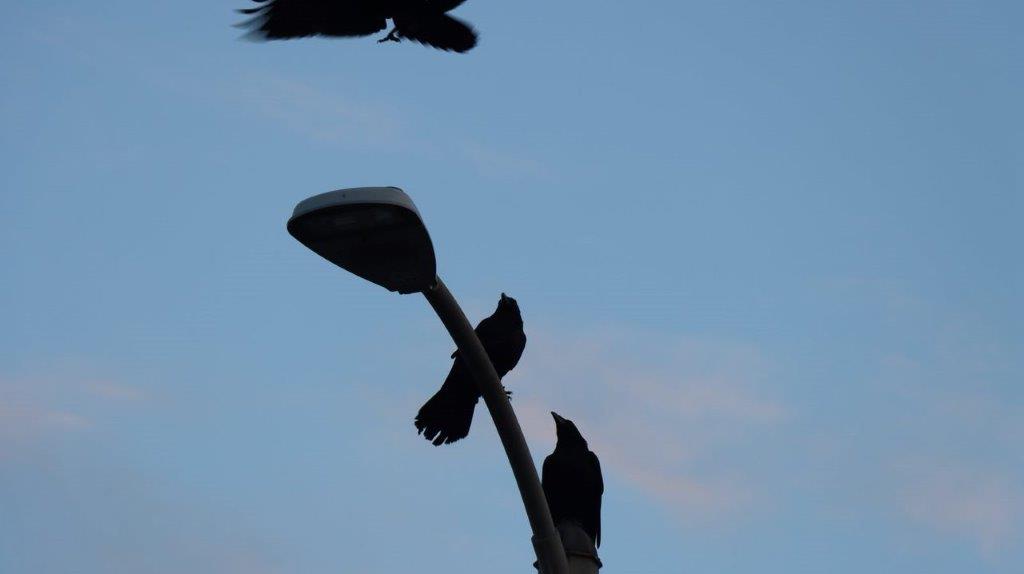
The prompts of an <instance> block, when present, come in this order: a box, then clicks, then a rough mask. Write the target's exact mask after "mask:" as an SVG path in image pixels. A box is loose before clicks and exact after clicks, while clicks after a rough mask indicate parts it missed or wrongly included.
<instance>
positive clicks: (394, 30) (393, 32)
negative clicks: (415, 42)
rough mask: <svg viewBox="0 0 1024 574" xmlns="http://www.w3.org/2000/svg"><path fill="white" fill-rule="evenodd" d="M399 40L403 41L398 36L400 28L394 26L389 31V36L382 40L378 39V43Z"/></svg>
mask: <svg viewBox="0 0 1024 574" xmlns="http://www.w3.org/2000/svg"><path fill="white" fill-rule="evenodd" d="M399 41H401V38H400V37H399V36H398V28H397V27H396V28H392V29H391V31H390V32H388V35H387V36H384V37H383V38H381V39H380V40H377V43H378V44H383V43H384V42H399Z"/></svg>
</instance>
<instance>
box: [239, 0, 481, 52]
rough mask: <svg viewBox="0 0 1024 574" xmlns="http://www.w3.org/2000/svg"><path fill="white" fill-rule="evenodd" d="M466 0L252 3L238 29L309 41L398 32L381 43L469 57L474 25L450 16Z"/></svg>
mask: <svg viewBox="0 0 1024 574" xmlns="http://www.w3.org/2000/svg"><path fill="white" fill-rule="evenodd" d="M464 1H465V0H253V2H256V3H258V4H260V6H257V7H255V8H244V9H241V10H239V12H241V13H243V14H247V15H250V16H252V17H251V18H249V19H248V20H246V21H245V22H242V23H241V24H239V26H240V27H242V28H247V29H248V30H249V33H248V34H247V36H249V37H250V38H254V39H258V40H285V39H291V38H303V37H306V36H336V37H356V36H369V35H370V34H375V33H377V32H380V31H381V30H383V29H385V28H386V27H387V20H388V19H389V18H390V19H391V21H392V23H393V25H394V26H393V27H392V29H391V31H390V32H388V34H387V36H384V37H383V38H381V39H380V40H379V42H389V41H391V42H398V41H401V40H403V39H409V40H413V41H414V42H419V43H421V44H425V45H427V46H433V47H434V48H438V49H441V50H452V51H455V52H466V51H469V50H470V49H472V48H473V46H476V39H477V35H476V32H475V31H474V30H473V28H472V26H470V25H469V24H467V23H466V22H463V21H461V20H459V19H457V18H453V17H451V16H449V15H448V14H447V12H448V11H450V10H452V9H454V8H455V7H457V6H459V5H460V4H462V3H463V2H464Z"/></svg>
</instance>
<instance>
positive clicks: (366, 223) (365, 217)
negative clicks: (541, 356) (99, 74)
mask: <svg viewBox="0 0 1024 574" xmlns="http://www.w3.org/2000/svg"><path fill="white" fill-rule="evenodd" d="M288 233H290V234H291V235H292V236H293V237H294V238H295V239H297V240H299V242H300V243H302V244H303V245H305V246H306V247H308V248H310V249H311V250H313V251H314V252H316V253H317V254H319V255H320V256H322V257H323V258H324V259H327V260H328V261H330V262H331V263H334V264H335V265H337V266H339V267H341V268H342V269H345V270H347V271H350V272H352V273H354V274H356V275H358V276H360V277H362V278H363V279H366V280H368V281H371V282H373V283H376V284H377V285H380V286H382V287H385V288H387V289H388V290H389V291H397V292H398V293H402V294H408V293H423V295H424V296H425V297H426V298H427V301H428V302H430V306H431V307H433V308H434V312H436V313H437V316H438V317H440V318H441V322H442V323H444V326H445V328H446V329H448V333H449V334H450V335H451V337H452V339H453V340H454V341H455V344H456V346H457V347H458V348H459V352H460V353H461V354H462V357H463V359H464V360H465V361H466V364H467V366H468V367H469V370H470V372H471V373H472V375H473V379H474V380H475V381H476V383H477V385H478V386H479V387H480V393H481V395H483V398H484V402H485V403H486V404H487V409H488V410H489V411H490V412H491V418H492V419H494V426H495V427H496V428H497V430H498V436H499V437H501V444H502V446H504V447H505V454H506V455H508V462H509V464H510V465H511V466H512V474H514V475H515V477H516V484H517V485H518V486H519V494H520V495H521V496H522V497H523V505H524V506H525V507H526V515H527V517H528V518H529V520H530V527H531V528H532V529H533V547H534V550H535V552H536V553H537V560H538V561H539V562H540V564H541V567H542V568H541V571H542V572H543V573H544V574H566V573H567V572H568V568H569V567H568V564H567V562H566V556H565V552H564V550H563V548H562V541H561V539H560V538H559V535H558V531H557V530H555V525H554V523H553V522H552V520H551V511H550V510H549V509H548V503H547V500H546V499H545V498H544V490H543V489H542V488H541V484H540V479H539V478H538V477H537V469H536V467H535V466H534V465H533V458H532V457H531V456H530V449H529V447H527V445H526V438H525V437H524V436H523V430H522V429H521V428H520V427H519V420H518V419H517V418H516V414H515V412H514V411H513V410H512V405H511V404H510V403H509V401H508V397H506V396H505V392H504V389H503V388H502V386H501V380H500V379H499V378H498V374H497V373H496V372H495V371H494V365H492V364H491V360H490V359H489V358H488V357H487V352H486V351H484V347H483V345H482V344H481V343H480V339H478V338H477V336H476V332H475V331H474V330H473V326H472V325H470V323H469V321H468V320H467V319H466V315H465V314H464V313H463V312H462V309H461V308H460V307H459V303H458V301H456V300H455V297H453V296H452V294H451V293H450V292H449V291H448V288H447V287H445V285H444V283H443V282H442V281H441V278H440V277H438V276H437V263H436V260H435V259H434V247H433V244H432V243H431V241H430V235H429V234H428V233H427V228H426V226H425V225H424V224H423V220H422V219H421V218H420V214H419V211H417V210H416V206H415V205H414V204H413V202H412V200H411V199H410V198H409V196H408V195H406V194H405V192H403V191H402V190H401V189H398V188H397V187H357V188H352V189H339V190H337V191H330V192H327V193H322V194H320V195H315V196H313V197H310V198H309V199H306V200H304V201H301V202H299V204H298V205H297V206H295V212H294V213H293V214H292V217H291V219H289V220H288Z"/></svg>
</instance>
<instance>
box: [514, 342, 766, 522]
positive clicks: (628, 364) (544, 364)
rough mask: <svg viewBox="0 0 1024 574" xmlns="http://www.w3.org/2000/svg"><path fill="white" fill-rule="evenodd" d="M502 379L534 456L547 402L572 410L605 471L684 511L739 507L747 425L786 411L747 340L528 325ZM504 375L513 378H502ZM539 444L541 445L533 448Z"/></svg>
mask: <svg viewBox="0 0 1024 574" xmlns="http://www.w3.org/2000/svg"><path fill="white" fill-rule="evenodd" d="M526 353H527V355H526V356H524V358H523V362H522V363H521V364H520V367H519V368H518V370H517V371H515V372H513V375H512V377H510V381H511V382H510V388H515V389H517V390H518V389H522V390H521V391H518V392H517V394H516V395H514V397H513V404H514V406H515V408H516V412H517V413H518V414H519V417H520V420H521V422H522V425H523V428H524V432H526V434H527V436H528V438H529V440H530V442H531V444H533V445H535V446H534V448H535V449H536V450H538V451H539V452H538V453H537V454H538V456H543V455H546V453H547V452H549V449H550V445H553V442H554V426H553V423H552V420H551V415H550V414H549V411H552V410H554V411H557V412H559V413H560V414H562V415H564V416H566V417H568V418H570V419H573V420H574V421H575V422H576V423H577V425H578V426H579V427H580V430H581V432H583V434H584V435H585V436H586V438H587V440H588V442H589V443H590V447H591V449H592V450H594V451H595V452H596V453H597V454H598V456H599V457H600V458H601V461H602V469H603V470H604V473H605V475H606V477H613V478H617V479H619V480H622V481H624V482H626V483H628V484H631V485H633V486H634V487H636V488H637V489H638V490H640V491H641V492H643V493H645V494H646V495H648V496H649V497H651V499H652V500H654V501H655V502H656V503H658V504H660V505H663V506H665V507H667V508H669V509H670V510H671V511H672V512H673V513H674V514H676V515H677V516H679V517H680V518H683V519H684V520H691V519H699V520H706V519H707V518H709V517H711V516H719V517H720V516H722V515H724V514H728V513H731V512H737V511H742V510H743V509H744V508H747V507H748V506H749V505H750V504H751V503H753V502H754V498H755V496H756V492H755V491H756V489H755V488H754V487H753V482H754V479H753V477H750V478H745V477H743V476H737V475H738V474H740V471H738V470H737V469H738V468H739V465H733V464H732V462H739V461H740V460H741V459H742V458H744V457H745V455H744V454H743V453H745V452H748V449H749V448H750V445H751V443H752V442H756V441H757V440H758V431H759V429H764V428H766V427H772V426H774V425H777V424H779V423H780V422H782V421H783V420H785V418H786V410H785V409H784V407H783V406H782V405H781V404H779V403H778V402H777V401H775V400H773V399H771V398H768V396H767V393H764V392H762V391H761V390H760V389H759V386H760V380H761V378H762V375H761V373H762V372H763V371H764V368H765V361H764V360H763V359H762V358H761V357H760V355H759V354H758V352H757V351H756V349H752V348H750V347H747V346H743V345H737V344H732V343H727V342H712V341H702V340H696V339H677V338H673V339H671V340H667V341H666V340H663V339H662V338H660V337H659V336H656V335H654V334H651V333H639V332H626V331H610V330H606V331H602V332H582V333H571V332H553V331H550V330H540V329H537V328H534V329H533V330H532V331H531V332H530V342H529V344H528V348H527V351H526ZM513 377H514V380H512V379H513ZM540 445H544V446H540Z"/></svg>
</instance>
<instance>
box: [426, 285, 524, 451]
mask: <svg viewBox="0 0 1024 574" xmlns="http://www.w3.org/2000/svg"><path fill="white" fill-rule="evenodd" d="M476 334H477V337H479V338H480V342H481V343H482V344H483V346H484V350H485V351H487V356H488V357H489V358H490V359H491V364H493V365H494V370H495V371H497V372H498V377H499V378H501V377H504V376H505V375H506V374H508V372H509V371H511V370H512V369H513V368H515V366H516V363H518V362H519V357H521V356H522V355H523V349H525V348H526V333H524V332H523V317H522V315H521V314H520V313H519V304H518V303H517V302H516V300H515V299H513V298H511V297H509V296H508V295H505V294H504V293H502V294H501V299H500V300H499V301H498V308H497V309H495V311H494V313H493V314H491V316H490V317H487V318H486V319H484V320H483V321H480V324H479V325H477V326H476ZM452 358H453V359H455V362H454V363H452V368H451V370H450V371H448V377H447V378H445V380H444V384H443V385H441V389H440V390H439V391H437V392H436V393H434V396H432V397H430V400H428V401H427V402H426V403H424V405H423V406H422V407H420V410H419V412H418V413H416V421H415V424H416V429H417V430H418V431H419V433H420V434H422V435H423V436H424V437H425V438H426V439H427V440H429V441H431V442H432V443H434V446H439V445H442V444H447V443H452V442H455V441H457V440H459V439H462V438H465V437H466V435H468V434H469V427H470V425H471V424H472V422H473V411H474V410H475V408H476V403H477V401H478V400H479V399H480V390H479V388H478V387H477V384H476V381H474V380H473V376H472V374H471V373H470V372H469V368H468V366H467V365H466V362H465V361H464V360H463V359H462V355H461V353H460V352H459V351H458V350H456V351H455V352H454V353H452ZM505 392H506V393H508V391H505ZM508 394H511V393H508Z"/></svg>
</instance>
